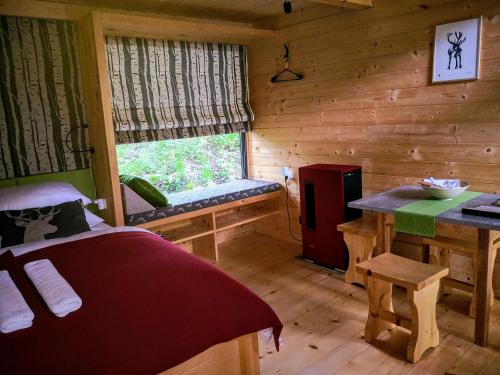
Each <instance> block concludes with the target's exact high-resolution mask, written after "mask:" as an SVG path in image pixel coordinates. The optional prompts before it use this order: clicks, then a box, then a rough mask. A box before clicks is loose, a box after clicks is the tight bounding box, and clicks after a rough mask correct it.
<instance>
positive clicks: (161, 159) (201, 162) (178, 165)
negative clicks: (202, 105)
mask: <svg viewBox="0 0 500 375" xmlns="http://www.w3.org/2000/svg"><path fill="white" fill-rule="evenodd" d="M241 139H244V138H243V137H242V135H241V134H239V133H232V134H221V135H213V136H206V137H196V138H183V139H175V140H165V141H157V142H141V143H133V144H123V145H117V146H116V150H117V156H118V169H119V172H120V174H130V175H134V176H137V177H141V178H144V179H145V180H147V181H149V182H151V183H152V184H153V185H155V186H156V187H157V188H158V189H159V190H160V191H162V192H164V193H165V194H170V193H177V192H180V191H185V190H191V189H195V188H199V187H206V186H212V185H217V184H222V183H224V182H229V181H234V180H238V179H241V178H242V175H243V172H242V164H241V162H242V159H244V158H242V147H241V146H242V142H241Z"/></svg>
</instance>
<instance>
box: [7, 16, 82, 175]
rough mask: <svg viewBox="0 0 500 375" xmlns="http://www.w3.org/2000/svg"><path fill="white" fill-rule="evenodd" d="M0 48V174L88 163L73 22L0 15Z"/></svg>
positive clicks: (29, 171)
mask: <svg viewBox="0 0 500 375" xmlns="http://www.w3.org/2000/svg"><path fill="white" fill-rule="evenodd" d="M0 53H1V54H0V66H1V68H0V93H1V95H0V100H1V104H0V158H1V160H0V179H5V178H12V177H22V176H28V175H35V174H40V173H50V172H60V171H66V170H73V169H79V168H88V167H89V164H90V163H89V160H88V159H87V155H85V154H83V153H79V152H76V153H75V152H72V151H71V150H82V149H86V148H88V139H87V133H86V131H85V130H84V129H82V128H81V125H82V124H84V123H85V122H86V120H85V111H84V104H83V99H82V98H83V96H82V88H81V87H82V86H81V82H80V72H79V65H78V50H77V45H76V30H75V25H74V24H73V23H72V22H64V21H55V20H41V19H32V18H19V17H0ZM71 129H75V130H74V131H72V132H71V133H70V134H69V138H68V144H69V146H70V149H68V148H67V147H66V142H65V140H66V137H67V135H68V133H69V132H70V130H71Z"/></svg>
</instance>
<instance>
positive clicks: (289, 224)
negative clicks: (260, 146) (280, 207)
mask: <svg viewBox="0 0 500 375" xmlns="http://www.w3.org/2000/svg"><path fill="white" fill-rule="evenodd" d="M285 190H286V198H285V205H286V213H287V215H288V233H289V234H290V237H292V238H293V239H294V240H295V241H297V242H302V241H301V240H299V239H298V238H297V237H295V235H294V234H293V233H292V220H291V218H290V208H289V207H288V196H289V193H288V176H285Z"/></svg>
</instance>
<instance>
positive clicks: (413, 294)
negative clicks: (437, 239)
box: [356, 253, 448, 363]
mask: <svg viewBox="0 0 500 375" xmlns="http://www.w3.org/2000/svg"><path fill="white" fill-rule="evenodd" d="M356 271H357V272H360V273H362V274H363V276H364V279H365V287H366V290H367V291H368V302H369V309H368V320H367V321H366V326H365V340H366V341H367V342H369V343H371V342H373V341H375V340H376V339H377V336H378V335H379V333H380V332H382V331H383V330H385V329H388V328H392V327H393V326H394V325H397V326H402V327H403V328H406V329H408V330H410V332H411V338H410V341H409V343H408V347H407V359H408V361H410V362H413V363H415V362H416V361H418V360H419V359H420V357H421V356H422V354H423V353H424V352H425V350H427V349H428V348H430V347H432V348H434V347H436V346H438V345H439V330H438V328H437V324H436V302H437V296H438V291H439V281H440V280H441V278H443V277H445V276H446V275H448V268H446V267H441V266H438V265H433V264H426V263H420V262H416V261H414V260H411V259H407V258H403V257H400V256H397V255H394V254H391V253H384V254H382V255H379V256H376V257H374V258H372V259H369V260H367V261H364V262H362V263H360V264H357V265H356ZM392 284H396V285H399V286H401V287H403V288H406V290H407V295H408V302H409V304H410V307H411V317H410V318H408V317H405V316H402V315H399V314H396V313H395V312H394V309H393V307H392Z"/></svg>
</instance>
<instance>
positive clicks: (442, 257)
mask: <svg viewBox="0 0 500 375" xmlns="http://www.w3.org/2000/svg"><path fill="white" fill-rule="evenodd" d="M423 242H424V244H426V245H428V246H429V262H430V263H431V264H437V265H441V266H445V267H449V266H450V257H451V254H452V253H457V254H460V255H464V256H467V257H470V258H472V268H473V279H472V280H471V284H469V283H466V282H463V281H460V280H456V279H453V278H451V277H446V278H444V279H443V280H441V288H440V291H439V297H438V299H439V298H441V295H442V294H450V293H451V290H452V289H459V290H463V291H466V292H469V293H472V301H471V304H470V308H469V316H470V317H471V318H475V317H476V294H477V290H476V285H477V284H476V280H477V268H476V267H477V251H478V250H477V243H476V242H472V241H466V240H461V239H454V238H449V237H442V236H437V237H436V238H424V240H423ZM499 246H500V244H498V243H497V246H496V247H493V250H492V251H493V255H492V257H493V259H495V257H496V255H497V250H498V247H499ZM494 265H495V263H494V261H493V262H491V270H490V272H488V280H487V284H488V286H487V288H488V290H489V295H490V302H489V303H490V307H491V306H493V304H494V303H495V294H494V292H493V267H494Z"/></svg>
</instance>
